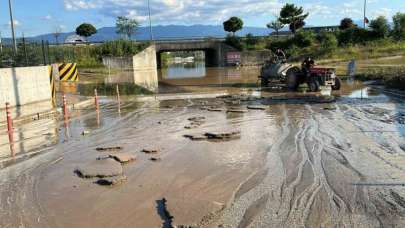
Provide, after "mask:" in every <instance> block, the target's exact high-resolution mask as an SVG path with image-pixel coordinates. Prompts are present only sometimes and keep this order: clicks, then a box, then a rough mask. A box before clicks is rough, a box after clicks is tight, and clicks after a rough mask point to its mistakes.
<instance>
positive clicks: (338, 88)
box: [332, 77, 342, 90]
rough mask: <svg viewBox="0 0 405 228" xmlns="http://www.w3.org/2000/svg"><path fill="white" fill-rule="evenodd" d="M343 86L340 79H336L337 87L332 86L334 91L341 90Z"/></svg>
mask: <svg viewBox="0 0 405 228" xmlns="http://www.w3.org/2000/svg"><path fill="white" fill-rule="evenodd" d="M341 86H342V81H341V80H340V78H338V77H336V79H335V85H334V86H332V90H340V87H341Z"/></svg>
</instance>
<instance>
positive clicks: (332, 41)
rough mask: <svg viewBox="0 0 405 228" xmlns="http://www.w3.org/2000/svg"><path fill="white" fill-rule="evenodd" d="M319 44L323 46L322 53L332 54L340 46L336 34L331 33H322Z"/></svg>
mask: <svg viewBox="0 0 405 228" xmlns="http://www.w3.org/2000/svg"><path fill="white" fill-rule="evenodd" d="M319 42H320V44H321V45H320V46H321V51H322V52H331V51H334V50H336V48H337V46H338V40H337V38H336V36H335V34H333V33H330V32H325V33H322V34H321V35H320V36H319Z"/></svg>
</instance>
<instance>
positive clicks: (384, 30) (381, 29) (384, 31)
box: [370, 16, 390, 38]
mask: <svg viewBox="0 0 405 228" xmlns="http://www.w3.org/2000/svg"><path fill="white" fill-rule="evenodd" d="M370 28H371V30H372V31H373V33H374V34H375V36H376V37H377V38H386V37H387V36H388V35H389V33H390V26H389V24H388V20H387V19H386V18H385V17H384V16H380V17H377V18H376V19H374V20H371V22H370Z"/></svg>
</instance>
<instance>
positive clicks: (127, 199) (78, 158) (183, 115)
mask: <svg viewBox="0 0 405 228" xmlns="http://www.w3.org/2000/svg"><path fill="white" fill-rule="evenodd" d="M213 70H216V71H217V73H213V74H212V76H209V75H208V76H206V77H207V78H211V79H209V80H208V81H211V80H212V81H213V82H215V81H216V80H222V79H224V78H226V77H224V75H225V72H226V70H227V69H213ZM244 70H246V69H244ZM209 71H210V69H207V72H209ZM248 72H250V73H247V75H251V76H245V75H244V76H243V78H242V79H239V81H243V80H244V79H245V77H246V78H247V80H248V81H249V80H252V81H253V80H254V75H255V73H251V71H248ZM252 72H253V71H252ZM216 75H217V76H216ZM218 75H222V76H221V77H218ZM250 77H251V78H250ZM249 78H250V79H249ZM162 80H165V81H166V83H167V84H170V83H171V84H177V85H180V86H181V84H182V85H191V86H190V87H193V86H194V87H195V85H198V83H200V81H198V80H200V79H199V78H187V79H181V80H180V79H179V80H178V79H167V78H166V79H162ZM229 80H231V79H229ZM231 81H232V80H231ZM224 84H225V83H224ZM210 88H211V87H210ZM203 90H205V89H203ZM240 93H244V94H247V96H246V95H245V96H241V95H238V96H236V97H230V98H217V99H192V98H190V99H184V100H177V101H162V102H159V101H150V102H144V103H137V102H135V101H133V100H132V98H131V97H127V98H126V100H124V102H123V105H122V113H121V114H119V113H118V112H117V106H116V102H115V101H114V100H112V99H108V98H107V99H105V100H103V102H102V108H101V110H102V112H101V113H100V114H99V115H97V114H96V113H95V112H94V111H92V110H78V111H77V113H75V114H74V115H72V119H71V121H70V122H69V123H68V125H67V126H68V128H66V129H65V128H64V124H63V123H59V122H58V123H57V126H58V127H57V128H58V132H59V134H58V137H59V138H57V139H58V142H57V143H56V142H55V144H54V145H47V146H46V150H47V153H42V154H40V155H37V156H35V157H32V158H31V159H29V160H25V161H24V162H20V163H16V164H13V165H10V166H7V167H5V168H3V169H1V170H0V227H165V226H166V227H167V226H170V225H193V224H196V225H198V226H201V227H218V226H221V227H249V226H250V227H377V226H378V227H404V225H405V224H404V223H405V218H404V216H405V191H404V188H403V187H404V186H405V169H404V167H405V156H404V155H405V145H404V144H405V141H404V137H405V132H404V131H403V129H404V121H405V103H404V98H403V94H401V93H400V92H392V91H389V90H386V89H384V88H374V89H371V88H368V89H365V88H364V86H363V85H361V84H358V83H353V84H351V85H345V86H344V87H343V89H342V91H341V92H339V93H337V94H335V95H336V96H337V101H336V103H332V104H323V103H317V102H316V101H317V98H316V97H315V94H308V95H305V96H302V94H299V93H292V94H286V93H284V92H277V91H267V92H264V91H263V92H261V91H256V90H252V91H247V90H242V91H239V92H238V94H240ZM286 96H289V97H290V99H285V97H286ZM309 98H314V99H309ZM314 101H315V102H314ZM248 105H256V106H257V105H261V106H264V107H265V108H266V109H265V110H249V111H247V112H241V113H227V112H225V111H222V112H211V111H208V110H206V109H207V107H216V108H218V109H224V110H227V109H233V110H235V109H241V110H246V106H248ZM195 116H203V117H205V119H206V121H205V123H203V124H202V125H200V126H199V127H197V128H193V129H185V128H184V127H185V126H187V125H189V124H190V121H188V119H189V118H190V117H195ZM30 128H31V129H38V130H39V131H38V132H42V130H40V129H43V126H39V125H31V126H30ZM55 129H56V128H55ZM84 130H88V131H89V134H87V135H84V136H83V135H81V132H83V131H84ZM216 131H225V132H226V131H240V132H241V137H240V138H238V139H235V140H232V141H215V142H214V141H191V140H189V139H187V138H185V137H183V136H184V135H185V134H202V133H205V132H216ZM109 146H122V147H123V152H128V153H132V154H134V155H137V160H136V161H135V162H133V163H129V164H126V165H123V171H124V174H125V175H126V176H127V181H126V182H125V183H123V184H122V185H119V186H115V187H105V186H99V185H97V184H95V183H94V182H95V179H81V178H79V177H78V176H77V175H76V174H75V173H74V170H75V169H76V168H77V167H78V166H80V165H84V164H86V163H88V162H91V161H94V160H95V159H97V158H98V157H100V156H105V155H106V154H105V153H101V152H98V151H96V150H95V149H96V148H97V147H109ZM146 148H148V149H151V148H152V149H159V150H160V153H158V154H157V155H154V156H158V157H159V158H161V161H160V162H152V161H150V160H149V158H150V155H146V154H143V153H141V152H140V151H141V150H142V149H146ZM107 154H108V153H107ZM163 198H164V199H165V200H166V203H165V210H167V212H168V213H169V214H170V215H171V216H173V218H172V219H168V217H167V215H165V213H162V209H161V207H162V202H163Z"/></svg>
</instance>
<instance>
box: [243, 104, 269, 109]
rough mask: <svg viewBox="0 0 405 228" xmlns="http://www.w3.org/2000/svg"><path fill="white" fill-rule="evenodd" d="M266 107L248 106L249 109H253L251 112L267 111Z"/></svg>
mask: <svg viewBox="0 0 405 228" xmlns="http://www.w3.org/2000/svg"><path fill="white" fill-rule="evenodd" d="M266 108H267V107H266V106H264V105H249V106H247V109H251V110H266Z"/></svg>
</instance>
